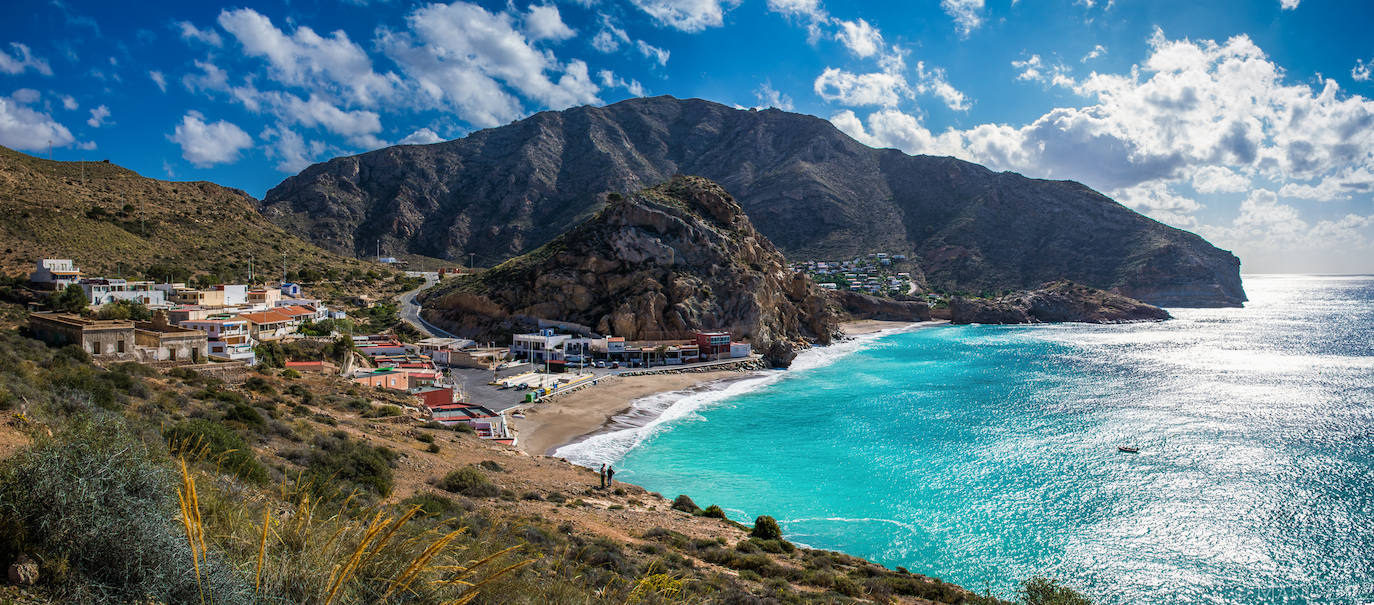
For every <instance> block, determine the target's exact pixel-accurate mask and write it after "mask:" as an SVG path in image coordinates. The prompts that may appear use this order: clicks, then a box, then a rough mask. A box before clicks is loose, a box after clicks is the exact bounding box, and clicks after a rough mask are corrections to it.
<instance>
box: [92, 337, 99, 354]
mask: <svg viewBox="0 0 1374 605" xmlns="http://www.w3.org/2000/svg"><path fill="white" fill-rule="evenodd" d="M99 354H100V341H98V340H97V341H94V342H92V343H91V355H99Z"/></svg>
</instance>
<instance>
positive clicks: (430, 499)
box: [401, 492, 458, 516]
mask: <svg viewBox="0 0 1374 605" xmlns="http://www.w3.org/2000/svg"><path fill="white" fill-rule="evenodd" d="M412 506H419V507H420V510H421V511H424V513H425V514H426V515H432V516H433V515H448V514H451V513H452V512H453V511H455V510H457V509H458V505H457V504H456V503H455V502H454V501H453V500H451V499H449V498H445V497H443V496H440V495H439V494H433V493H430V492H419V493H417V494H415V495H413V496H411V497H409V498H406V499H405V500H402V501H401V507H402V508H410V507H412Z"/></svg>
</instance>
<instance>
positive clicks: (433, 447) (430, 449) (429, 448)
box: [425, 443, 440, 454]
mask: <svg viewBox="0 0 1374 605" xmlns="http://www.w3.org/2000/svg"><path fill="white" fill-rule="evenodd" d="M439 449H440V448H439V444H437V443H431V444H429V445H428V446H426V447H425V451H426V452H429V453H431V454H437V453H439Z"/></svg>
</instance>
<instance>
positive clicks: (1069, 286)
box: [949, 281, 1170, 324]
mask: <svg viewBox="0 0 1374 605" xmlns="http://www.w3.org/2000/svg"><path fill="white" fill-rule="evenodd" d="M949 319H950V321H951V322H953V323H956V324H971V323H980V324H1029V323H1057V322H1080V323H1099V324H1104V323H1122V322H1130V321H1163V320H1166V319H1170V315H1169V312H1168V311H1165V310H1164V309H1161V308H1159V307H1156V306H1153V305H1148V304H1145V303H1142V302H1140V301H1138V300H1135V299H1133V298H1128V297H1125V296H1122V295H1120V294H1113V293H1111V292H1106V291H1103V290H1098V289H1096V288H1089V287H1087V286H1080V285H1078V284H1075V283H1072V282H1066V281H1061V282H1055V283H1051V284H1045V285H1043V286H1041V287H1039V288H1036V289H1035V290H1030V291H1026V292H1017V293H1013V294H1008V295H1005V296H1001V297H998V298H973V299H970V298H963V297H957V296H956V297H955V298H954V300H952V301H950V304H949Z"/></svg>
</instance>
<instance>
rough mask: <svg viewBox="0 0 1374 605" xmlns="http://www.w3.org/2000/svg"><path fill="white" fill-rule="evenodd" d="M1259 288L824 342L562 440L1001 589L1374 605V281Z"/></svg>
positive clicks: (848, 544) (680, 487)
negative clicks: (1203, 304)
mask: <svg viewBox="0 0 1374 605" xmlns="http://www.w3.org/2000/svg"><path fill="white" fill-rule="evenodd" d="M1245 287H1246V290H1247V292H1248V293H1249V295H1250V296H1251V298H1252V300H1251V302H1249V303H1248V304H1247V305H1246V307H1245V308H1244V309H1215V310H1199V309H1178V310H1173V313H1174V315H1175V316H1176V319H1175V320H1172V321H1168V322H1163V323H1141V324H1126V325H1107V326H1098V325H1083V324H1061V325H1038V326H940V327H931V328H925V329H916V330H910V331H905V332H900V333H889V334H883V335H878V336H876V337H868V338H864V339H858V340H855V341H850V342H846V343H843V344H841V345H838V346H834V347H826V348H822V349H816V350H812V351H808V352H806V353H804V354H803V355H802V356H801V357H800V358H798V360H797V363H796V364H795V365H794V367H793V369H792V370H789V371H787V372H767V373H762V374H760V375H757V376H754V377H751V378H748V379H745V380H739V381H734V382H730V383H728V384H725V385H722V386H721V387H720V388H717V389H714V390H706V391H700V390H698V391H685V392H678V393H670V394H664V395H659V396H655V397H652V398H647V399H645V400H641V401H639V402H637V403H636V406H637V411H635V412H634V413H632V414H631V415H630V416H628V417H625V418H621V419H620V420H619V422H620V423H621V425H620V426H617V427H613V428H612V430H610V431H608V432H606V433H603V434H600V435H596V436H594V437H592V438H590V439H588V440H585V441H583V442H581V443H578V444H574V445H571V446H567V447H565V448H562V449H561V450H560V451H559V452H558V455H560V456H565V457H568V458H570V459H572V460H574V461H577V462H581V463H584V464H598V463H601V462H611V463H613V464H614V465H615V466H616V468H617V470H618V473H617V475H616V476H617V478H623V479H625V480H627V481H631V482H634V483H637V484H640V485H643V486H644V487H646V488H648V489H651V490H655V491H659V492H661V493H662V494H663V495H664V496H666V497H668V498H672V497H674V496H676V495H677V494H688V495H690V496H691V497H692V498H693V499H694V500H695V501H696V502H697V504H698V505H700V506H703V507H704V506H706V505H708V504H718V505H720V506H721V507H722V508H724V509H725V510H726V512H727V513H728V514H729V515H730V516H731V517H732V518H734V519H737V520H740V521H743V522H746V523H748V522H751V521H752V520H753V518H754V517H755V516H756V515H762V514H767V515H771V516H773V517H775V518H777V519H778V521H779V523H780V524H781V526H782V528H783V530H784V532H785V533H786V535H787V537H788V539H790V540H793V541H795V542H798V543H802V544H805V545H808V546H811V547H814V548H825V549H834V550H839V551H843V552H847V553H851V554H854V555H858V556H862V557H866V558H870V559H872V560H874V561H877V562H880V563H883V564H886V565H888V566H899V565H900V566H904V567H906V568H907V569H910V570H911V571H913V572H916V573H923V574H926V575H931V576H936V577H940V578H943V579H945V580H947V581H951V582H955V583H958V584H960V585H963V586H965V587H966V588H970V589H973V590H977V591H979V592H983V591H991V592H992V593H994V594H998V595H1001V596H1008V597H1009V596H1013V595H1014V593H1015V588H1016V585H1017V583H1018V582H1019V581H1021V580H1023V579H1025V578H1028V577H1031V576H1033V575H1044V576H1049V577H1052V578H1056V579H1059V580H1061V581H1063V582H1064V583H1066V584H1069V585H1071V586H1074V587H1076V588H1078V589H1080V590H1081V591H1083V592H1084V593H1086V594H1087V595H1089V596H1090V597H1092V598H1093V599H1094V600H1096V601H1097V602H1099V603H1109V604H1115V603H1123V604H1124V603H1132V604H1137V603H1144V604H1152V603H1160V604H1163V603H1237V604H1239V603H1371V602H1374V279H1371V278H1364V277H1299V276H1249V277H1247V278H1246V280H1245ZM1121 445H1128V446H1134V447H1138V448H1139V453H1138V454H1129V453H1122V452H1119V451H1118V450H1117V447H1118V446H1121Z"/></svg>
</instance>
